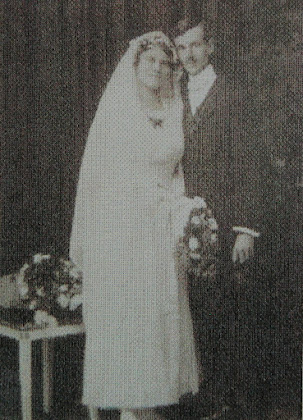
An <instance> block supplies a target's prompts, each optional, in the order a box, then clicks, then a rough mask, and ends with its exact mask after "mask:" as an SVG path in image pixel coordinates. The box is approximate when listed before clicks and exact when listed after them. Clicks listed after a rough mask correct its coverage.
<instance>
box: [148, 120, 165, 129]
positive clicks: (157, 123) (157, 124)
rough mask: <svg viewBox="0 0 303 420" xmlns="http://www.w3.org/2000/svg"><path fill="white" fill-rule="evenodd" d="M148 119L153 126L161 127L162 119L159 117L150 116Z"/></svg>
mask: <svg viewBox="0 0 303 420" xmlns="http://www.w3.org/2000/svg"><path fill="white" fill-rule="evenodd" d="M148 119H149V121H150V122H151V123H152V125H153V127H154V128H157V127H162V124H163V120H161V119H159V118H152V117H149V118H148Z"/></svg>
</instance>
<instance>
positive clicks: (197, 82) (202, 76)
mask: <svg viewBox="0 0 303 420" xmlns="http://www.w3.org/2000/svg"><path fill="white" fill-rule="evenodd" d="M216 78H217V75H216V73H215V71H214V68H213V66H212V65H211V64H209V65H208V66H207V67H205V69H204V70H202V71H201V72H200V73H198V74H197V75H196V76H189V80H188V98H189V103H190V107H191V112H192V114H193V115H195V113H196V111H197V108H198V107H199V106H200V105H201V104H202V102H203V101H204V100H205V98H206V96H207V94H208V93H209V91H210V89H211V87H212V85H213V84H214V82H215V80H216Z"/></svg>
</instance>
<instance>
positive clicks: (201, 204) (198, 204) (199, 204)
mask: <svg viewBox="0 0 303 420" xmlns="http://www.w3.org/2000/svg"><path fill="white" fill-rule="evenodd" d="M193 201H194V207H195V208H196V209H206V207H207V204H206V201H205V200H204V199H203V198H201V197H198V196H196V197H194V198H193Z"/></svg>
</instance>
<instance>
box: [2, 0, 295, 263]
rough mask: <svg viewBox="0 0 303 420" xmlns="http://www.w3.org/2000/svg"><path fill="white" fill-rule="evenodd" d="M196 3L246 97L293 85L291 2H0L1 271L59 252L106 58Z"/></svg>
mask: <svg viewBox="0 0 303 420" xmlns="http://www.w3.org/2000/svg"><path fill="white" fill-rule="evenodd" d="M198 10H202V11H203V12H204V13H205V14H206V16H207V18H208V19H210V20H212V21H213V23H214V25H213V26H214V29H215V30H216V38H217V41H218V47H219V48H218V57H217V68H218V69H219V71H237V70H244V73H243V71H242V76H243V75H244V77H243V80H250V82H251V86H252V88H251V91H252V98H253V99H254V101H256V98H257V100H258V101H259V102H260V100H262V101H263V102H264V106H265V107H266V106H267V109H270V107H269V103H270V101H271V93H272V92H275V89H276V88H279V89H280V90H281V89H283V88H286V87H288V86H289V85H291V83H292V84H293V87H294V89H295V91H296V93H298V91H299V92H300V89H301V92H302V84H301V85H300V83H301V82H300V80H301V81H302V77H301V79H300V78H299V77H298V75H299V70H298V69H299V68H300V67H299V65H298V60H299V57H300V52H301V51H300V48H302V19H301V18H300V16H301V14H302V6H301V4H300V1H299V0H297V1H287V0H275V1H272V2H270V5H268V2H266V1H264V0H253V1H252V0H235V1H232V0H228V1H225V2H220V1H219V0H211V1H205V0H204V1H199V0H159V1H149V0H140V1H136V0H111V1H109V0H60V1H48V0H31V1H26V0H10V1H4V2H1V14H2V17H3V26H2V27H3V32H2V39H3V40H4V44H3V45H4V50H3V51H4V54H3V64H4V65H3V73H2V81H3V101H2V106H3V117H4V118H3V128H4V130H3V132H4V136H3V140H2V144H1V203H2V205H1V211H2V222H1V259H2V263H1V270H2V271H11V270H12V269H15V268H16V267H18V266H19V265H20V264H22V263H23V260H24V258H25V257H27V256H29V255H31V254H33V253H35V252H50V251H52V252H57V253H60V254H66V253H67V252H68V241H69V235H70V228H71V219H72V213H73V204H74V196H75V187H76V182H77V175H78V170H79V165H80V161H81V156H82V152H83V148H84V146H85V140H86V135H87V131H88V128H89V125H90V122H91V120H92V118H93V115H94V112H95V109H96V106H97V102H98V99H99V97H100V94H101V92H102V90H103V88H104V86H105V85H106V82H107V80H108V78H109V77H110V74H111V72H112V70H113V68H114V66H115V64H116V63H117V61H118V59H119V57H120V56H121V54H122V53H123V51H124V50H125V48H126V45H127V43H128V41H129V40H130V39H131V38H133V37H134V36H137V35H140V34H142V33H144V32H146V31H149V30H155V29H162V30H164V31H165V32H169V30H170V28H171V27H173V25H174V24H175V23H176V21H177V20H178V19H180V17H181V16H182V15H184V13H185V14H186V13H190V12H193V13H197V11H198ZM289 34H291V37H290V38H289ZM278 35H280V38H279V36H278ZM281 36H282V41H281ZM287 37H288V38H287ZM285 40H287V41H285ZM290 45H291V47H290ZM300 45H301V47H300ZM269 65H270V66H269ZM269 70H270V71H271V73H270V71H269ZM272 70H273V72H274V73H272ZM276 70H278V73H279V74H278V76H279V77H277V71H276ZM283 71H284V73H283ZM301 73H302V72H301ZM285 74H286V75H287V83H285V79H284V77H285ZM269 75H270V77H271V78H270V79H269ZM281 80H282V82H283V83H282V84H281ZM264 81H266V83H264ZM261 82H262V83H263V85H262V84H261ZM260 86H261V87H262V86H263V88H264V86H266V87H267V90H266V91H265V90H264V89H263V88H262V89H263V90H262V91H261V90H260ZM256 92H257V95H256ZM259 93H260V95H259V96H258V94H259ZM280 93H281V92H280ZM266 95H267V97H265V96H266ZM260 96H262V98H261V99H260ZM297 96H298V97H299V95H297ZM276 97H277V96H276ZM277 100H279V99H277ZM266 101H267V102H266ZM259 102H258V104H259ZM263 102H262V103H263ZM271 105H272V104H271ZM277 106H279V104H277ZM269 114H270V112H269ZM279 118H280V117H279ZM280 119H281V118H280ZM268 124H269V122H268ZM275 125H276V124H275ZM270 130H272V126H270V127H269V131H270Z"/></svg>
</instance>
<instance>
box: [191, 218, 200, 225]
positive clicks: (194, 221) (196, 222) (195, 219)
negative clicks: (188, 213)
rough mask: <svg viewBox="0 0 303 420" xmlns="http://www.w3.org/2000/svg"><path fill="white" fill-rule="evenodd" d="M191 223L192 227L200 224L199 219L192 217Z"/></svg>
mask: <svg viewBox="0 0 303 420" xmlns="http://www.w3.org/2000/svg"><path fill="white" fill-rule="evenodd" d="M191 223H193V224H194V225H200V223H201V219H200V217H199V216H193V217H192V218H191Z"/></svg>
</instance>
